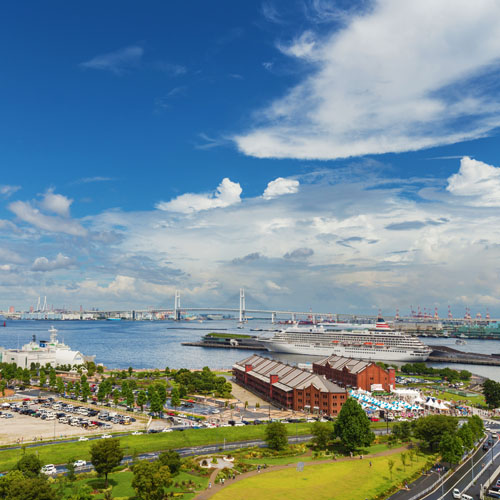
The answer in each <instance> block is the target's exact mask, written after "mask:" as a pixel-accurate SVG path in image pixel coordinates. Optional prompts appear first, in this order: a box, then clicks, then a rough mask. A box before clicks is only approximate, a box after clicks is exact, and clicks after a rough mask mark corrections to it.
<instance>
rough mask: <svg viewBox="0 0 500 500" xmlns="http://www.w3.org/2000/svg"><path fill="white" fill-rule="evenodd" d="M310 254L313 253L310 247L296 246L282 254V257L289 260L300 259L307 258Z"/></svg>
mask: <svg viewBox="0 0 500 500" xmlns="http://www.w3.org/2000/svg"><path fill="white" fill-rule="evenodd" d="M312 255H314V250H313V249H312V248H296V249H295V250H292V251H291V252H287V253H286V254H285V255H283V258H284V259H290V260H302V259H307V258H308V257H311V256H312Z"/></svg>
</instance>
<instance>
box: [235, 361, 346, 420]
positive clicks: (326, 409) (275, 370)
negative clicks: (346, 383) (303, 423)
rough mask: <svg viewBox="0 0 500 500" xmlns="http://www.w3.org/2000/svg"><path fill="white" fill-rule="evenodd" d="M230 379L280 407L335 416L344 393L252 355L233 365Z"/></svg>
mask: <svg viewBox="0 0 500 500" xmlns="http://www.w3.org/2000/svg"><path fill="white" fill-rule="evenodd" d="M233 376H234V378H235V379H236V381H237V382H238V383H239V384H240V385H242V386H243V387H245V388H246V389H248V390H250V391H252V392H254V393H256V394H258V395H259V396H261V397H262V398H263V399H266V400H268V401H271V402H272V403H274V404H275V405H277V406H279V407H281V408H288V409H291V410H295V411H305V412H310V413H316V414H322V415H333V416H334V415H337V414H338V413H339V411H340V408H341V407H342V405H343V404H344V403H345V402H346V400H347V391H346V390H345V389H342V388H341V387H339V386H338V385H337V384H335V383H333V382H331V381H330V380H327V379H326V378H325V377H324V376H321V375H317V374H314V373H311V372H309V371H306V370H301V369H300V368H297V367H294V366H290V365H287V364H284V363H280V362H278V361H274V360H272V359H269V358H264V357H262V356H258V355H253V356H250V357H249V358H246V359H244V360H243V361H239V362H237V363H235V364H234V365H233Z"/></svg>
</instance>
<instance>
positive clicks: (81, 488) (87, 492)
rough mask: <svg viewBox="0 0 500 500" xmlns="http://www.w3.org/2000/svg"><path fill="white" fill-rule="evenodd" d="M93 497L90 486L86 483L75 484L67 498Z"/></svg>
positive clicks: (83, 498) (86, 499)
mask: <svg viewBox="0 0 500 500" xmlns="http://www.w3.org/2000/svg"><path fill="white" fill-rule="evenodd" d="M93 498H94V495H93V494H92V488H91V487H90V486H89V485H88V484H79V485H75V486H74V487H73V488H72V490H71V493H70V495H69V497H67V499H68V500H92V499H93Z"/></svg>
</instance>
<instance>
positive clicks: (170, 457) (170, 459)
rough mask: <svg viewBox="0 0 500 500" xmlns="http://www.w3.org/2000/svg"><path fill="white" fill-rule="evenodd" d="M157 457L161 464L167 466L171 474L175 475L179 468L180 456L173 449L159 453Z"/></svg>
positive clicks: (180, 463)
mask: <svg viewBox="0 0 500 500" xmlns="http://www.w3.org/2000/svg"><path fill="white" fill-rule="evenodd" d="M158 459H159V461H160V463H161V464H162V465H166V466H167V467H168V468H169V470H170V473H171V474H172V476H175V475H176V474H178V473H179V471H180V470H181V465H182V461H181V456H180V455H179V454H178V453H177V452H176V451H174V450H168V451H164V452H163V453H160V456H159V457H158Z"/></svg>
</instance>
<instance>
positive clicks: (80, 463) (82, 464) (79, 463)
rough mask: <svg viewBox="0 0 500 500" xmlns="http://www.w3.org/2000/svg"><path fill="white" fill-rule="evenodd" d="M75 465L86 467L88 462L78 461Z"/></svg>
mask: <svg viewBox="0 0 500 500" xmlns="http://www.w3.org/2000/svg"><path fill="white" fill-rule="evenodd" d="M73 465H74V466H75V467H85V466H86V465H87V462H85V460H77V461H76V462H75V463H74V464H73Z"/></svg>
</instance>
